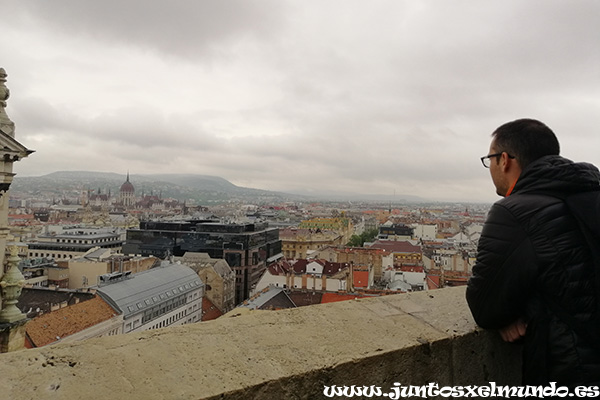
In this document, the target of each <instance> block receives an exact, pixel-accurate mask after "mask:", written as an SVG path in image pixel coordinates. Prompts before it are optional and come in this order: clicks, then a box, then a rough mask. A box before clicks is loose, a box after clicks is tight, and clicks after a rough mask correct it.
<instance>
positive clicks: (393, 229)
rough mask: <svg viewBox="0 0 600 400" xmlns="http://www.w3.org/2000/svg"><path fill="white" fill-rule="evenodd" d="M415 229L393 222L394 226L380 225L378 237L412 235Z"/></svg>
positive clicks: (383, 238)
mask: <svg viewBox="0 0 600 400" xmlns="http://www.w3.org/2000/svg"><path fill="white" fill-rule="evenodd" d="M413 232H414V229H413V228H411V227H410V226H406V225H403V224H393V225H392V226H383V225H382V226H380V227H379V235H378V236H377V238H378V239H381V240H386V239H394V238H396V237H397V236H407V237H409V238H410V237H412V235H413Z"/></svg>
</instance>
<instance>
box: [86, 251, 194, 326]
mask: <svg viewBox="0 0 600 400" xmlns="http://www.w3.org/2000/svg"><path fill="white" fill-rule="evenodd" d="M101 280H102V281H103V283H101V284H100V285H99V286H98V287H97V293H98V294H100V296H102V298H103V299H104V300H106V301H107V302H108V303H109V304H111V305H112V306H113V307H116V308H117V309H118V310H120V311H121V312H122V313H123V333H128V332H136V331H145V330H149V329H156V328H164V327H166V326H173V325H183V324H189V323H194V322H200V320H201V317H202V297H203V296H204V283H202V281H201V280H200V278H199V277H198V274H196V272H194V270H192V269H191V268H189V267H187V266H185V265H181V264H171V263H168V262H164V263H163V265H162V266H160V267H158V268H152V269H149V270H147V271H143V272H140V273H137V274H129V275H128V274H127V273H113V274H106V275H104V276H102V277H101Z"/></svg>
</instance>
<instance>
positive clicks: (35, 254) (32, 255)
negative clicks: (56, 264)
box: [28, 252, 73, 259]
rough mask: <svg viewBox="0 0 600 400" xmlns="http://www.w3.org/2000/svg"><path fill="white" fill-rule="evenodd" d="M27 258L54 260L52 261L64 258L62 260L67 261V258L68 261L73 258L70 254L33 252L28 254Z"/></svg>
mask: <svg viewBox="0 0 600 400" xmlns="http://www.w3.org/2000/svg"><path fill="white" fill-rule="evenodd" d="M28 257H29V258H33V257H44V258H54V259H57V258H64V259H67V258H69V259H70V258H73V256H72V255H71V254H60V253H33V252H30V253H29V256H28Z"/></svg>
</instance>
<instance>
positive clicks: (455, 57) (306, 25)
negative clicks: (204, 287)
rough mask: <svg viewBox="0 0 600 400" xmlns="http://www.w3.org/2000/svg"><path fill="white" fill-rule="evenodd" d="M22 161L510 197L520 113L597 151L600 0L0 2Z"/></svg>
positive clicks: (586, 153)
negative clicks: (493, 167) (508, 160)
mask: <svg viewBox="0 0 600 400" xmlns="http://www.w3.org/2000/svg"><path fill="white" fill-rule="evenodd" d="M3 8H4V9H5V13H4V15H6V17H5V20H4V24H3V34H2V35H0V48H1V49H2V50H1V51H0V66H1V67H4V68H5V69H6V71H7V73H8V75H9V76H8V81H7V87H8V88H9V89H10V90H11V97H10V98H9V99H8V102H7V103H8V106H7V109H6V112H7V114H8V115H9V117H10V118H11V119H12V120H13V121H14V122H15V124H16V137H17V139H18V140H19V141H20V142H21V143H23V145H25V146H26V147H27V148H30V149H33V150H35V151H36V153H34V154H33V155H32V156H30V157H28V159H26V160H24V161H23V162H20V163H18V164H16V165H15V172H16V173H17V175H18V176H41V175H45V174H48V173H51V172H54V171H63V170H90V171H104V172H115V173H122V174H125V172H126V171H130V172H131V173H133V174H152V173H190V174H202V175H212V176H219V177H222V178H224V179H226V180H228V181H230V182H232V183H234V184H236V185H238V186H243V187H249V188H257V189H266V190H271V191H282V192H292V193H303V194H310V193H332V192H346V193H361V194H369V193H370V194H383V195H390V194H392V193H398V194H409V195H415V196H420V197H423V198H426V199H434V200H440V201H473V202H492V201H495V200H496V199H498V197H497V196H496V195H495V194H494V188H493V185H492V183H491V180H490V178H489V173H488V171H486V170H485V169H484V168H483V167H482V166H481V163H480V162H479V157H481V156H483V155H485V154H486V153H487V149H488V147H489V141H490V134H491V132H492V131H493V130H494V129H495V128H496V127H497V126H499V125H500V124H502V123H504V122H506V121H509V120H512V119H516V118H521V117H532V118H538V119H540V120H542V121H544V122H545V123H547V124H548V125H549V126H550V127H551V128H552V129H553V130H554V131H555V132H556V134H557V136H558V137H559V140H560V141H561V145H562V154H563V155H564V156H565V157H567V158H570V159H573V160H574V161H587V162H592V163H594V164H599V160H598V158H599V157H598V155H597V154H596V153H595V148H597V147H598V145H600V137H599V135H597V134H596V132H595V130H596V126H597V125H599V124H598V123H599V122H600V116H598V113H597V112H596V111H597V108H598V102H599V101H598V100H597V99H596V98H594V97H593V95H592V93H596V92H597V87H598V86H599V83H600V82H599V79H598V78H599V76H598V72H597V69H596V68H595V66H596V65H598V61H600V60H599V58H600V52H598V50H597V45H596V43H595V38H596V37H598V34H600V27H599V26H598V24H597V21H596V17H595V16H596V15H597V13H598V11H600V4H597V3H596V2H593V1H582V0H577V1H574V2H569V3H565V2H562V1H531V2H519V1H507V2H502V3H499V4H483V3H481V4H480V3H471V2H464V1H452V2H447V3H443V4H442V3H436V2H432V1H424V2H395V1H378V2H370V3H364V2H359V1H350V2H348V1H344V2H341V1H332V2H326V3H323V2H315V3H312V4H311V3H306V2H293V1H263V2H245V1H239V2H236V1H234V2H229V3H227V4H225V3H221V2H216V1H204V2H191V1H190V2H187V1H181V2H177V3H174V4H169V5H168V7H167V6H165V5H164V4H163V3H158V2H141V1H129V2H126V3H122V2H116V1H113V0H111V1H108V2H104V3H102V4H95V3H89V2H72V1H66V0H65V1H57V2H52V3H46V2H42V1H31V2H26V3H25V2H22V3H13V4H11V5H10V6H8V5H4V6H3Z"/></svg>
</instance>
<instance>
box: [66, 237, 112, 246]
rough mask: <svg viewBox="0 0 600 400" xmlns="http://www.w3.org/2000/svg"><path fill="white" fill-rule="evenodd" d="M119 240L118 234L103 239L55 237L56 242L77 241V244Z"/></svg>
mask: <svg viewBox="0 0 600 400" xmlns="http://www.w3.org/2000/svg"><path fill="white" fill-rule="evenodd" d="M115 240H119V238H118V236H114V237H108V238H103V239H56V243H79V244H96V243H106V242H114V241H115Z"/></svg>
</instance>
